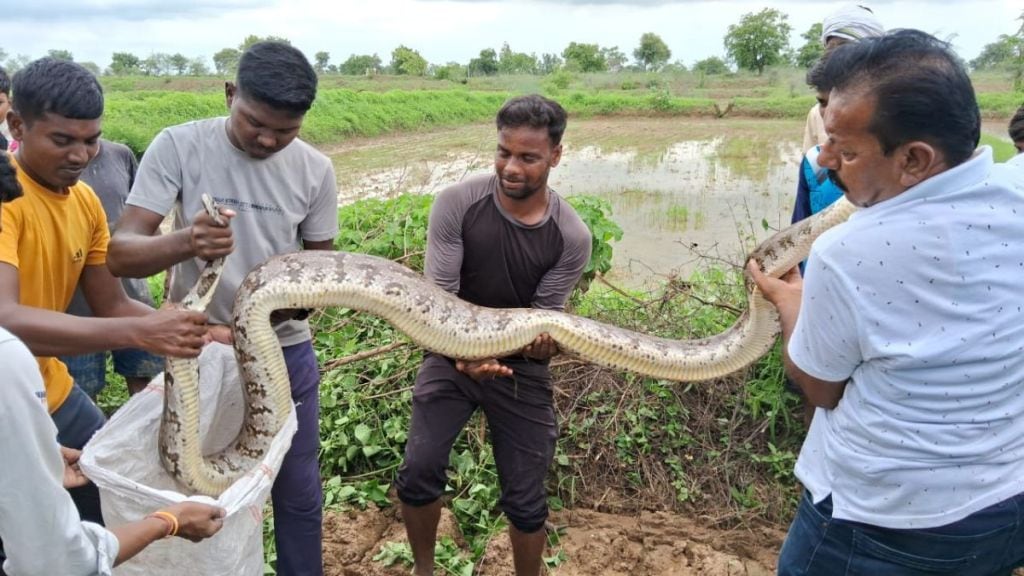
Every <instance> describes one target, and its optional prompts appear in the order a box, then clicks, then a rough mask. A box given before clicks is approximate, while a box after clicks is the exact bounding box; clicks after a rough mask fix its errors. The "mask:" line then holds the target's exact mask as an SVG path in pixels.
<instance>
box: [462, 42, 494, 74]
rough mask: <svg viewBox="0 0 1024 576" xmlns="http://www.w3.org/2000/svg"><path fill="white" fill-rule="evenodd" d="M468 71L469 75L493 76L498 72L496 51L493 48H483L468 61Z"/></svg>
mask: <svg viewBox="0 0 1024 576" xmlns="http://www.w3.org/2000/svg"><path fill="white" fill-rule="evenodd" d="M468 72H469V75H470V76H494V75H495V74H497V73H498V53H497V52H495V51H494V48H484V49H483V50H481V51H480V55H479V56H477V57H476V58H473V59H471V60H470V61H469V66H468Z"/></svg>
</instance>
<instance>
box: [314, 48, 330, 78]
mask: <svg viewBox="0 0 1024 576" xmlns="http://www.w3.org/2000/svg"><path fill="white" fill-rule="evenodd" d="M313 60H314V61H315V63H314V64H313V69H314V70H316V73H317V74H323V73H324V72H326V71H327V66H329V65H330V61H331V55H330V53H329V52H327V51H325V50H321V51H319V52H317V53H316V54H315V55H314V56H313Z"/></svg>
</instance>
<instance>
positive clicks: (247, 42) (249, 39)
mask: <svg viewBox="0 0 1024 576" xmlns="http://www.w3.org/2000/svg"><path fill="white" fill-rule="evenodd" d="M257 42H280V43H282V44H287V45H289V46H291V45H292V42H291V40H289V39H287V38H283V37H281V36H257V35H255V34H250V35H248V36H246V37H245V39H244V40H242V43H241V44H239V45H238V51H239V52H245V51H246V50H248V49H249V47H250V46H252V45H253V44H256V43H257Z"/></svg>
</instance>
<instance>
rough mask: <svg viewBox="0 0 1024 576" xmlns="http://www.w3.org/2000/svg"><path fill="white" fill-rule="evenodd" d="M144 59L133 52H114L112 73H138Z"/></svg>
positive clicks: (111, 61) (115, 74)
mask: <svg viewBox="0 0 1024 576" xmlns="http://www.w3.org/2000/svg"><path fill="white" fill-rule="evenodd" d="M141 65H142V60H139V57H138V56H136V55H135V54H132V53H131V52H114V54H113V55H112V56H111V57H110V73H111V74H113V75H114V76H128V75H131V74H138V73H139V72H140V67H141Z"/></svg>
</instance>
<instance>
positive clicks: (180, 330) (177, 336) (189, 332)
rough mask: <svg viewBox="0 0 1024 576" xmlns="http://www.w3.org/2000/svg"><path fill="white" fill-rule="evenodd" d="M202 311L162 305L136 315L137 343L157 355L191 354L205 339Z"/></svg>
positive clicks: (187, 356) (192, 356) (200, 348)
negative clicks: (148, 312) (151, 311)
mask: <svg viewBox="0 0 1024 576" xmlns="http://www.w3.org/2000/svg"><path fill="white" fill-rule="evenodd" d="M206 320H207V318H206V314H203V313H201V312H189V311H185V310H180V309H178V308H174V307H170V306H168V307H163V308H160V309H159V310H156V311H155V312H153V313H152V314H148V315H146V316H140V317H138V321H139V327H138V329H137V332H138V333H137V335H136V341H137V347H138V348H142V349H143V350H146V351H148V352H152V353H154V354H157V355H159V356H172V357H174V358H195V357H196V356H199V352H200V351H202V348H203V344H205V341H206V339H207V330H208V327H207V325H206Z"/></svg>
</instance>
